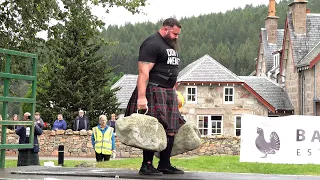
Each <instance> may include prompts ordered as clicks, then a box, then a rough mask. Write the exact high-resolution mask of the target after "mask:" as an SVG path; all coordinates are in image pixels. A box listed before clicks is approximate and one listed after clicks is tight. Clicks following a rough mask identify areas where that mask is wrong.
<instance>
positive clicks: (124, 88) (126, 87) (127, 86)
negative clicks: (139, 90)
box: [111, 74, 138, 109]
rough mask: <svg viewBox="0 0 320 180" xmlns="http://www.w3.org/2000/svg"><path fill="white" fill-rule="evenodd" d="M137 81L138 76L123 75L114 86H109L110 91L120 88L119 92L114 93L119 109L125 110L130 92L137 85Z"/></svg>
mask: <svg viewBox="0 0 320 180" xmlns="http://www.w3.org/2000/svg"><path fill="white" fill-rule="evenodd" d="M137 79H138V75H133V74H125V75H123V76H122V77H121V78H120V79H119V80H118V81H117V82H116V83H115V84H114V85H112V86H111V89H114V88H116V87H120V90H119V91H117V92H116V97H117V99H118V102H119V103H120V106H119V109H125V108H127V104H128V102H129V99H130V98H131V95H132V92H133V91H134V89H135V87H136V85H137Z"/></svg>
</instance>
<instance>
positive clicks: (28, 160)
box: [16, 112, 42, 166]
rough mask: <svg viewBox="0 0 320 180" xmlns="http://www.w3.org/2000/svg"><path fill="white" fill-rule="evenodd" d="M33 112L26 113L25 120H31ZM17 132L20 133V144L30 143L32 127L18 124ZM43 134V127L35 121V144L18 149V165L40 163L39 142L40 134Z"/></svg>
mask: <svg viewBox="0 0 320 180" xmlns="http://www.w3.org/2000/svg"><path fill="white" fill-rule="evenodd" d="M30 116H31V114H30V113H29V112H26V113H24V115H23V120H24V121H30V119H31V118H30ZM16 134H17V135H19V144H28V143H29V136H30V127H27V126H18V127H17V129H16ZM41 134H42V129H41V128H40V127H39V126H38V125H37V123H34V145H33V148H30V149H18V151H19V154H18V162H17V166H28V165H40V163H39V154H38V152H39V150H40V148H39V143H38V135H41Z"/></svg>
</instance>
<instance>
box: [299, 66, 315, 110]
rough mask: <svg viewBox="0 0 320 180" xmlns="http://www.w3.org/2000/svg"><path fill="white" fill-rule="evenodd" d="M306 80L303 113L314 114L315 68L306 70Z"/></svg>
mask: <svg viewBox="0 0 320 180" xmlns="http://www.w3.org/2000/svg"><path fill="white" fill-rule="evenodd" d="M304 76H305V81H304V92H302V93H304V98H305V99H304V106H303V115H309V116H312V115H314V112H313V106H314V101H313V99H314V68H311V69H308V70H305V71H304Z"/></svg>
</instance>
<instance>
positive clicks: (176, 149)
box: [171, 121, 202, 156]
mask: <svg viewBox="0 0 320 180" xmlns="http://www.w3.org/2000/svg"><path fill="white" fill-rule="evenodd" d="M201 145H202V142H201V134H200V131H199V129H198V127H197V126H196V125H195V124H194V123H192V122H188V121H187V122H186V123H185V124H184V125H183V126H181V127H180V129H179V130H178V133H177V134H176V135H175V136H174V144H173V147H172V152H171V156H175V155H178V154H183V153H185V152H188V151H192V150H194V149H197V148H199V147H200V146H201Z"/></svg>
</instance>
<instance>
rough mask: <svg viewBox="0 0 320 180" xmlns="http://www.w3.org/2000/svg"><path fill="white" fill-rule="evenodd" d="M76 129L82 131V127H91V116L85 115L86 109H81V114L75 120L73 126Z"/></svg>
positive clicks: (87, 128)
mask: <svg viewBox="0 0 320 180" xmlns="http://www.w3.org/2000/svg"><path fill="white" fill-rule="evenodd" d="M72 129H73V130H74V131H80V130H82V129H85V130H89V129H90V122H89V118H88V117H87V116H85V115H84V111H83V110H80V111H79V116H77V117H76V119H75V120H74V121H73V128H72Z"/></svg>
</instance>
